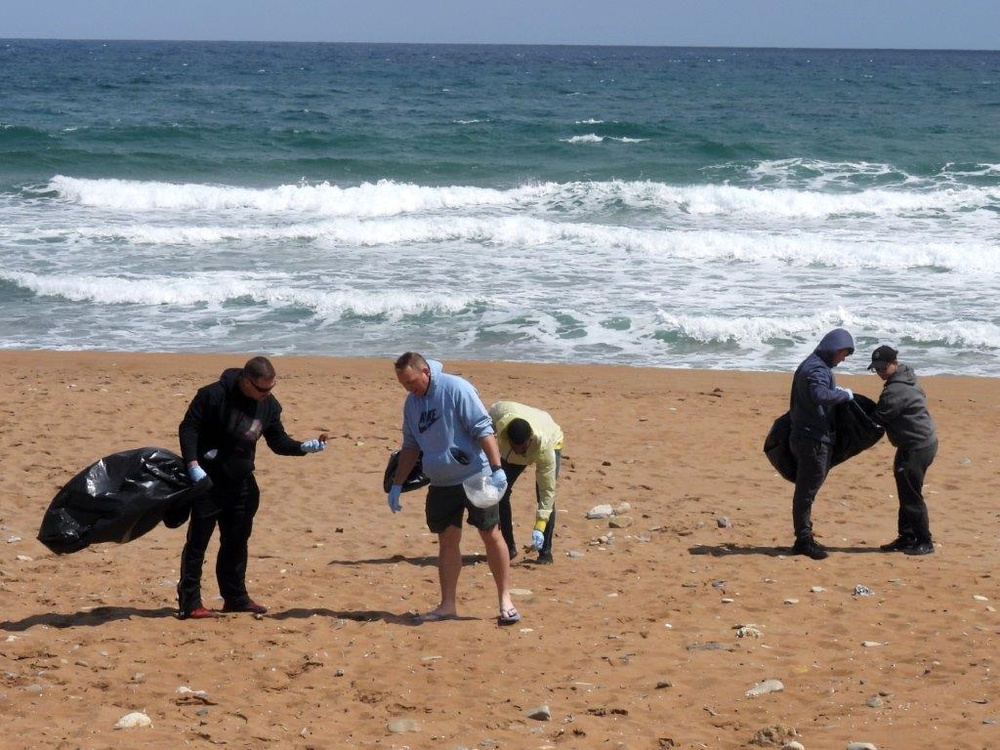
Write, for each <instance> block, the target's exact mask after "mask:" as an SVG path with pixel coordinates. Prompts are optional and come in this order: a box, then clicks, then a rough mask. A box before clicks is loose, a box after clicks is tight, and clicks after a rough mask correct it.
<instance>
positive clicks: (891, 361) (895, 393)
mask: <svg viewBox="0 0 1000 750" xmlns="http://www.w3.org/2000/svg"><path fill="white" fill-rule="evenodd" d="M898 355H899V352H897V351H896V350H895V349H893V348H892V347H891V346H884V345H883V346H880V347H879V348H878V349H876V350H875V351H873V352H872V362H871V364H870V365H868V369H869V370H874V371H875V374H876V375H878V376H879V377H880V378H881V379H882V380H883V382H884V383H885V384H884V385H883V386H882V394H881V395H880V396H879V399H878V404H877V405H876V407H875V411H874V412H873V413H872V419H874V420H875V421H876V422H878V423H879V424H881V425H883V426H885V434H886V435H887V436H888V438H889V442H890V443H892V444H893V445H894V446H896V457H895V458H894V459H893V462H892V474H893V476H894V477H895V479H896V495H897V497H898V498H899V513H898V516H897V523H896V525H897V530H898V532H899V533H898V535H897V537H896V539H894V540H893V541H891V542H889V543H888V544H883V545H882V546H881V547H879V549H881V550H882V551H883V552H905V553H906V554H907V555H929V554H931V553H932V552H933V551H934V541H933V540H932V539H931V529H930V520H929V518H928V515H927V503H926V502H924V477H925V476H926V474H927V469H928V467H930V465H931V463H932V462H933V461H934V456H936V455H937V449H938V440H937V433H936V431H935V429H934V420H932V419H931V415H930V412H929V411H928V410H927V396H926V395H925V394H924V391H923V389H922V388H921V387H920V386H919V385H917V374H916V373H915V372H914V371H913V368H912V367H910V366H909V365H907V364H905V363H903V362H899V361H898V360H897V357H898Z"/></svg>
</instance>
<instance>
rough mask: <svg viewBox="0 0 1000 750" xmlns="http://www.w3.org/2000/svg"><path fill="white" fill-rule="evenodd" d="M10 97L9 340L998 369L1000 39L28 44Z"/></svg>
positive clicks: (5, 154)
mask: <svg viewBox="0 0 1000 750" xmlns="http://www.w3.org/2000/svg"><path fill="white" fill-rule="evenodd" d="M0 101H2V102H3V108H2V109H0V219H2V221H0V348H51V349H79V348H95V349H116V350H122V349H124V350H146V351H148V350H157V351H163V350H170V351H176V350H184V351H240V352H243V351H263V352H266V353H298V354H307V353H308V354H322V355H345V356H347V355H349V356H378V357H386V356H394V355H396V354H398V353H399V352H401V351H403V350H405V349H411V348H416V349H421V350H423V351H425V352H427V353H430V354H433V355H435V356H438V357H440V358H443V359H457V358H462V359H506V360H530V361H555V362H560V361H572V362H579V361H583V362H600V363H620V364H634V365H651V366H662V367H714V368H736V369H755V370H767V369H789V368H791V367H794V365H795V364H797V363H798V361H799V360H800V359H801V358H802V357H803V356H804V355H805V353H807V352H808V351H809V350H811V348H812V346H813V345H814V344H815V342H816V341H817V340H818V339H819V337H820V336H821V335H822V334H823V333H824V332H825V331H826V330H827V329H828V328H830V327H833V326H836V325H844V326H846V327H847V328H849V329H850V330H851V331H852V332H853V333H854V334H855V337H856V339H857V340H858V343H859V346H860V347H861V348H862V349H863V350H868V349H870V348H873V347H874V346H875V345H876V344H877V343H882V342H888V343H892V344H893V345H895V346H897V347H898V348H900V349H901V351H902V352H903V354H904V356H906V358H907V359H908V360H909V361H912V362H913V363H914V364H915V365H916V366H917V367H918V369H919V370H920V371H921V372H924V373H931V372H937V373H942V372H954V373H963V374H970V373H972V374H983V375H991V376H993V375H998V374H1000V315H998V314H997V312H996V305H995V302H994V300H995V299H996V298H997V294H998V293H1000V249H998V246H1000V243H998V241H997V240H998V238H1000V224H998V220H1000V219H998V214H1000V139H998V135H1000V132H998V131H1000V53H985V52H936V51H919V52H901V51H857V50H854V51H835V50H752V49H680V48H608V47H516V46H430V45H414V46H407V45H318V44H317V45H312V44H244V43H193V42H192V43H169V42H133V43H127V42H108V43H99V42H57V41H34V42H33V41H22V40H16V41H14V40H12V41H7V42H0ZM862 364H863V363H862V362H860V361H858V362H856V363H851V362H850V361H849V362H848V364H847V366H846V368H847V369H848V370H850V369H851V368H852V366H853V367H856V368H858V369H860V367H861V365H862Z"/></svg>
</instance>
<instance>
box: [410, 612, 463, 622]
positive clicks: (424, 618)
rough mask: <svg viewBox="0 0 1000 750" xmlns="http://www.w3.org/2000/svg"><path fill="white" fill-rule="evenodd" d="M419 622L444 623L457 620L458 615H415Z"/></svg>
mask: <svg viewBox="0 0 1000 750" xmlns="http://www.w3.org/2000/svg"><path fill="white" fill-rule="evenodd" d="M413 619H414V620H416V621H417V622H444V621H445V620H457V619H458V614H445V613H443V612H434V611H431V612H424V613H423V614H422V615H415V616H414V618H413Z"/></svg>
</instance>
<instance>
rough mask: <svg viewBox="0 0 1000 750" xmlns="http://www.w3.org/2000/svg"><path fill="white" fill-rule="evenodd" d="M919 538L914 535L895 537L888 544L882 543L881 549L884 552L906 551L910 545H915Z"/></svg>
mask: <svg viewBox="0 0 1000 750" xmlns="http://www.w3.org/2000/svg"><path fill="white" fill-rule="evenodd" d="M916 543H917V540H916V539H914V538H913V537H912V536H898V537H896V538H895V539H893V540H892V541H891V542H889V543H888V544H882V545H880V546H879V549H880V550H882V552H906V550H908V549H909V548H910V547H912V546H914V545H915V544H916Z"/></svg>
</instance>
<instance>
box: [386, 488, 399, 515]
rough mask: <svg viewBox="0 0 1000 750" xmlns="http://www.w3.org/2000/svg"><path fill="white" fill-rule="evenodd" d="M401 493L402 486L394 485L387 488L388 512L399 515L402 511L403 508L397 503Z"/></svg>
mask: <svg viewBox="0 0 1000 750" xmlns="http://www.w3.org/2000/svg"><path fill="white" fill-rule="evenodd" d="M402 492H403V485H401V484H394V485H392V487H390V488H389V497H388V501H389V510H391V511H392V512H393V513H399V511H401V510H402V509H403V506H402V505H401V504H400V502H399V496H400V495H401V494H402Z"/></svg>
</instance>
